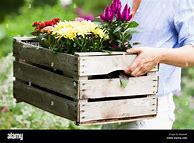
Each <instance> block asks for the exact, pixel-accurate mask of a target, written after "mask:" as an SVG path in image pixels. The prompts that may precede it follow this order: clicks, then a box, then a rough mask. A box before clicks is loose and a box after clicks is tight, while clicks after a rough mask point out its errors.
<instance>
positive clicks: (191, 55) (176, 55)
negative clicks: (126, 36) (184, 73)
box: [125, 45, 194, 76]
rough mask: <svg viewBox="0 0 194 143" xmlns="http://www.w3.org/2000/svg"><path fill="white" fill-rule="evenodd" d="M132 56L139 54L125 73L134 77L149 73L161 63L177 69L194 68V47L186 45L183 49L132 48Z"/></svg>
mask: <svg viewBox="0 0 194 143" xmlns="http://www.w3.org/2000/svg"><path fill="white" fill-rule="evenodd" d="M127 52H128V53H130V54H138V56H137V58H136V59H135V61H134V62H133V63H132V65H130V66H129V67H128V68H127V69H126V70H125V72H126V73H131V74H132V75H133V76H140V75H143V74H145V73H147V72H148V71H149V70H151V69H152V68H154V67H155V66H156V65H157V64H159V63H164V64H169V65H174V66H177V67H183V68H184V67H191V66H194V47H193V46H192V45H186V46H183V47H181V48H174V49H167V48H147V47H143V48H132V49H129V50H127Z"/></svg>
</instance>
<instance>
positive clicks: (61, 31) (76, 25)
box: [52, 21, 107, 40]
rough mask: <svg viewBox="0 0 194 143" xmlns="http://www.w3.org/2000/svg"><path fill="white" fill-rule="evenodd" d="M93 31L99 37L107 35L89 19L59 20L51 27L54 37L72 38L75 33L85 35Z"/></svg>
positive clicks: (74, 36)
mask: <svg viewBox="0 0 194 143" xmlns="http://www.w3.org/2000/svg"><path fill="white" fill-rule="evenodd" d="M91 33H93V34H94V35H95V36H99V37H100V38H107V35H106V34H105V33H104V32H103V30H102V29H100V27H99V26H98V25H97V24H95V23H94V22H91V21H81V22H80V21H65V22H59V23H58V24H56V25H55V26H54V28H53V29H52V35H54V36H55V37H56V38H59V39H60V38H62V37H64V38H68V39H72V40H73V39H74V38H76V36H77V35H79V36H82V37H85V36H86V35H88V34H91Z"/></svg>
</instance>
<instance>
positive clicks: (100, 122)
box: [76, 114, 156, 125]
mask: <svg viewBox="0 0 194 143" xmlns="http://www.w3.org/2000/svg"><path fill="white" fill-rule="evenodd" d="M155 117H156V114H153V115H147V116H137V117H128V118H127V117H126V118H115V119H106V120H93V121H88V122H76V124H77V125H104V124H114V123H126V122H133V121H140V120H148V119H153V118H155Z"/></svg>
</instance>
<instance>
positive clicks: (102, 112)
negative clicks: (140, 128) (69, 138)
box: [79, 96, 157, 122]
mask: <svg viewBox="0 0 194 143" xmlns="http://www.w3.org/2000/svg"><path fill="white" fill-rule="evenodd" d="M79 104H80V110H81V111H82V112H80V122H89V121H95V120H98V121H100V120H105V119H106V120H107V119H116V118H118V119H119V118H120V119H122V118H129V117H130V118H133V117H138V116H147V115H156V113H157V98H156V97H155V96H148V97H145V98H134V99H124V100H112V101H111V100H110V101H99V102H88V103H86V102H80V103H79Z"/></svg>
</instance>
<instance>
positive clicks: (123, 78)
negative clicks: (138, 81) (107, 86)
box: [119, 73, 129, 88]
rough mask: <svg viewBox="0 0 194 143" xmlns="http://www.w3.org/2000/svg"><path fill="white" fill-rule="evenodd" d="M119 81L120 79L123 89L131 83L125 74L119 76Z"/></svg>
mask: <svg viewBox="0 0 194 143" xmlns="http://www.w3.org/2000/svg"><path fill="white" fill-rule="evenodd" d="M119 79H120V86H121V87H122V88H126V87H127V85H128V83H129V76H127V75H126V74H124V73H120V75H119Z"/></svg>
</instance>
